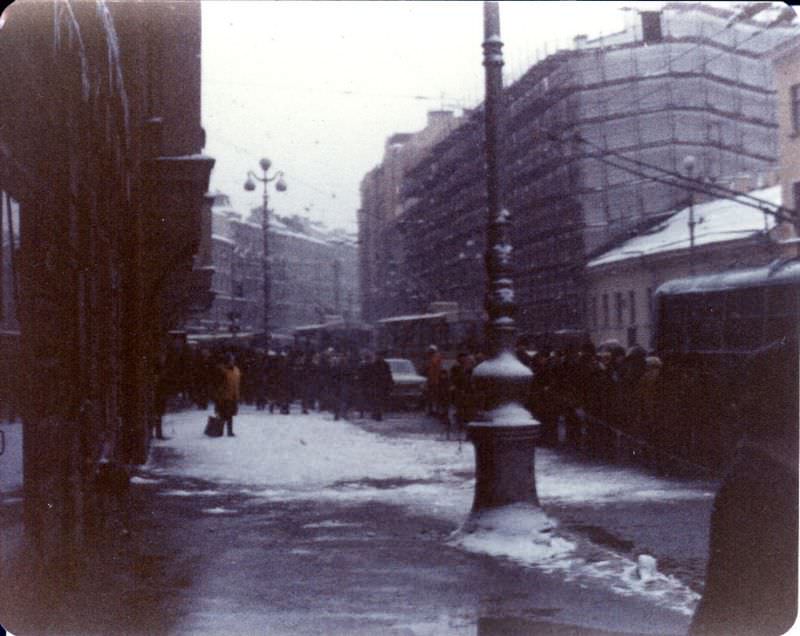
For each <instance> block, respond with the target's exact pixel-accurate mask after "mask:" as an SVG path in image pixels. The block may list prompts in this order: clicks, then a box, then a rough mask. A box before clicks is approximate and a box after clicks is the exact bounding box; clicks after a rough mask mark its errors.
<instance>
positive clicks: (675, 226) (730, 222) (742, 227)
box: [587, 185, 781, 267]
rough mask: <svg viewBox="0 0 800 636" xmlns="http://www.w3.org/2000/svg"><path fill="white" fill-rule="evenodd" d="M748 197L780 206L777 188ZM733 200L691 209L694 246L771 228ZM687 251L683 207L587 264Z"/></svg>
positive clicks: (756, 213)
mask: <svg viewBox="0 0 800 636" xmlns="http://www.w3.org/2000/svg"><path fill="white" fill-rule="evenodd" d="M748 195H750V196H753V197H756V198H758V199H761V200H763V201H765V202H768V203H771V204H773V205H780V204H781V187H780V186H779V185H776V186H772V187H769V188H763V189H761V190H754V191H753V192H748ZM764 217H765V215H764V213H763V212H761V211H759V210H756V209H755V208H753V207H751V206H749V205H745V204H743V203H741V201H740V200H734V199H715V200H714V201H707V202H705V203H698V204H696V205H695V206H694V218H695V222H696V225H695V228H694V244H695V246H701V245H710V244H713V243H724V242H726V241H735V240H739V239H743V238H747V237H750V236H753V235H755V234H759V233H762V232H764V230H769V229H772V228H773V227H774V226H775V217H774V216H772V215H766V221H765V218H764ZM688 248H689V208H688V207H686V208H683V209H682V210H680V211H679V212H677V213H675V214H673V215H672V216H671V217H669V218H668V219H667V220H665V221H664V222H663V223H661V224H659V225H657V226H655V227H654V228H652V229H651V230H649V231H648V232H645V233H643V234H640V235H639V236H636V237H634V238H632V239H630V240H628V241H625V242H624V243H623V244H622V245H619V246H617V247H615V248H614V249H612V250H609V251H608V252H606V253H604V254H601V255H600V256H598V257H597V258H595V259H593V260H591V261H589V263H588V265H587V267H597V266H599V265H606V264H608V263H616V262H620V261H625V260H628V259H631V258H639V257H642V256H650V255H652V254H661V253H665V252H672V251H676V250H685V249H688Z"/></svg>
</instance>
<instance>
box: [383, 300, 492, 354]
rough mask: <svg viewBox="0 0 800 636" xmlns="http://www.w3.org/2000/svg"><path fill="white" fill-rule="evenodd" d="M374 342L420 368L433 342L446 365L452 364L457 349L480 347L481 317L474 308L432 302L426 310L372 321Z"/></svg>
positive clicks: (481, 334) (465, 349)
mask: <svg viewBox="0 0 800 636" xmlns="http://www.w3.org/2000/svg"><path fill="white" fill-rule="evenodd" d="M375 330H376V336H375V337H376V345H377V347H378V348H379V349H383V350H386V351H388V352H389V353H390V355H392V356H394V357H399V358H407V359H409V360H411V361H412V362H414V364H415V365H417V368H422V367H423V366H424V364H425V356H426V352H427V350H428V347H430V346H431V345H436V347H437V348H438V349H439V351H440V352H441V354H442V357H443V359H444V364H445V366H446V367H447V366H449V365H450V364H453V363H454V362H455V360H456V357H457V355H458V353H459V351H480V350H481V348H482V347H481V345H482V343H483V320H482V319H481V316H480V315H479V314H477V312H471V311H466V310H462V309H459V307H458V304H457V303H444V302H442V303H432V304H431V305H430V306H429V307H428V312H427V313H424V314H413V315H405V316H392V317H389V318H383V319H382V320H378V321H377V323H376V325H375Z"/></svg>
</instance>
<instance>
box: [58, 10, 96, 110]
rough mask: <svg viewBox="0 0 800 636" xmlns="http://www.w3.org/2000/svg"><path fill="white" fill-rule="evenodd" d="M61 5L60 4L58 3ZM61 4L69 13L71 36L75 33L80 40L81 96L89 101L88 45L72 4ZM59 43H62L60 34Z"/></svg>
mask: <svg viewBox="0 0 800 636" xmlns="http://www.w3.org/2000/svg"><path fill="white" fill-rule="evenodd" d="M57 6H59V5H57ZM60 6H63V7H65V8H66V10H67V15H68V16H69V20H70V22H69V25H68V26H70V27H71V28H70V31H69V33H70V36H72V35H74V36H75V38H76V39H77V41H78V56H79V57H80V61H81V97H82V98H83V101H87V100H88V99H89V93H90V89H91V82H90V81H89V60H88V58H87V57H86V47H85V46H84V43H83V37H82V36H81V25H80V24H79V23H78V19H77V18H76V17H75V12H74V11H73V10H72V4H71V3H70V2H69V0H63V1H62V2H61V3H60ZM57 39H58V43H59V45H60V35H59V36H58V38H57Z"/></svg>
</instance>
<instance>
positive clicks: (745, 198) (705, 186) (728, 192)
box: [551, 135, 793, 220]
mask: <svg viewBox="0 0 800 636" xmlns="http://www.w3.org/2000/svg"><path fill="white" fill-rule="evenodd" d="M551 139H552V140H553V141H560V142H563V141H564V140H563V139H561V138H559V137H551ZM573 139H575V140H576V141H579V142H581V143H583V144H586V145H588V146H590V147H592V148H594V149H595V150H597V151H599V152H601V153H605V154H611V155H614V156H615V157H617V158H619V159H620V160H622V161H626V162H628V163H631V164H633V165H635V166H637V167H640V168H643V169H647V170H653V171H655V172H660V173H662V174H665V175H667V176H669V177H672V178H673V179H676V180H677V184H676V185H678V186H684V187H688V186H689V185H691V186H692V187H693V189H695V191H698V192H703V193H705V194H709V195H711V196H717V197H719V196H720V193H721V194H722V197H721V198H735V199H736V200H737V201H739V202H740V203H742V204H744V205H749V206H750V207H753V208H756V209H758V210H760V211H761V212H766V213H769V214H772V215H774V216H775V217H776V218H779V219H781V220H793V219H792V218H791V215H792V214H793V210H790V209H788V208H785V207H783V206H781V205H777V204H775V203H772V202H770V201H765V200H764V199H759V198H758V197H755V196H752V195H750V194H747V193H741V192H737V191H736V190H732V189H730V188H726V187H725V186H722V185H719V184H716V183H709V182H700V181H698V180H696V179H692V178H690V177H687V176H686V175H683V174H680V173H676V172H672V171H670V170H667V169H666V168H662V167H660V166H656V165H653V164H651V163H647V162H644V161H641V160H639V159H633V158H631V157H626V156H625V155H623V154H622V153H620V152H618V151H614V150H607V149H605V148H603V147H602V146H600V145H598V144H596V143H594V142H592V141H589V140H588V139H586V138H584V137H582V136H580V135H575V136H573ZM592 158H593V159H599V160H601V161H602V160H603V159H602V157H601V156H597V155H595V156H592ZM609 165H614V166H615V167H617V168H620V169H623V170H625V169H626V168H625V167H624V166H620V165H618V164H609ZM635 174H639V175H640V176H642V175H641V174H640V173H635ZM649 178H651V179H653V180H655V177H652V176H650V177H649ZM700 188H702V189H700ZM787 215H789V216H788V217H787Z"/></svg>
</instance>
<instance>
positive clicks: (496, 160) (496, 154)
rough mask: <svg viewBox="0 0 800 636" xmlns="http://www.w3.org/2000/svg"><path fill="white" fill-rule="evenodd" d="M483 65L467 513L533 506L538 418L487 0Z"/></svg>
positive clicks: (499, 58) (495, 21)
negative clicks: (481, 227)
mask: <svg viewBox="0 0 800 636" xmlns="http://www.w3.org/2000/svg"><path fill="white" fill-rule="evenodd" d="M483 6H484V43H483V65H484V67H485V69H486V101H485V105H484V111H485V118H486V119H485V134H486V138H485V143H486V148H485V150H486V190H487V202H488V225H487V230H486V254H485V257H484V260H485V264H486V274H487V279H488V282H487V294H486V311H487V313H488V316H489V322H488V324H487V326H486V336H487V340H488V344H489V353H490V358H489V359H488V360H486V361H485V362H482V363H481V364H480V365H478V366H477V367H476V368H475V370H474V372H473V379H474V380H475V388H476V391H477V392H478V394H479V396H480V398H481V400H482V401H483V403H484V408H483V411H482V413H481V415H480V416H479V418H478V419H476V421H475V422H473V423H471V424H470V425H469V434H470V439H471V441H472V443H473V444H474V446H475V499H474V501H473V505H472V519H473V520H474V521H477V520H478V519H479V517H480V516H481V514H482V513H483V512H485V511H486V510H488V509H493V508H498V507H501V506H506V505H511V504H529V505H533V506H538V498H537V495H536V480H535V475H534V465H533V462H534V449H535V441H536V439H537V437H538V433H539V426H540V425H539V423H538V422H537V421H536V420H534V419H533V418H532V417H531V415H530V413H528V411H526V410H525V408H523V406H522V403H523V402H524V400H525V397H526V394H527V391H528V389H529V387H530V382H531V379H532V377H533V374H532V372H531V370H530V369H529V368H528V367H526V366H525V365H523V364H522V363H521V362H520V361H519V360H518V359H517V357H516V354H515V352H514V346H515V342H514V340H515V335H516V326H515V324H514V311H515V309H516V305H515V302H514V285H513V281H512V274H513V269H512V266H511V253H512V248H511V241H510V233H511V226H510V223H511V215H510V213H509V212H508V210H507V209H506V208H505V207H504V206H503V195H504V192H503V173H502V168H503V161H502V155H503V152H502V151H503V146H502V144H503V138H502V132H503V75H502V69H503V53H502V47H503V43H502V41H501V40H500V16H499V8H498V5H497V2H484V5H483Z"/></svg>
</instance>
